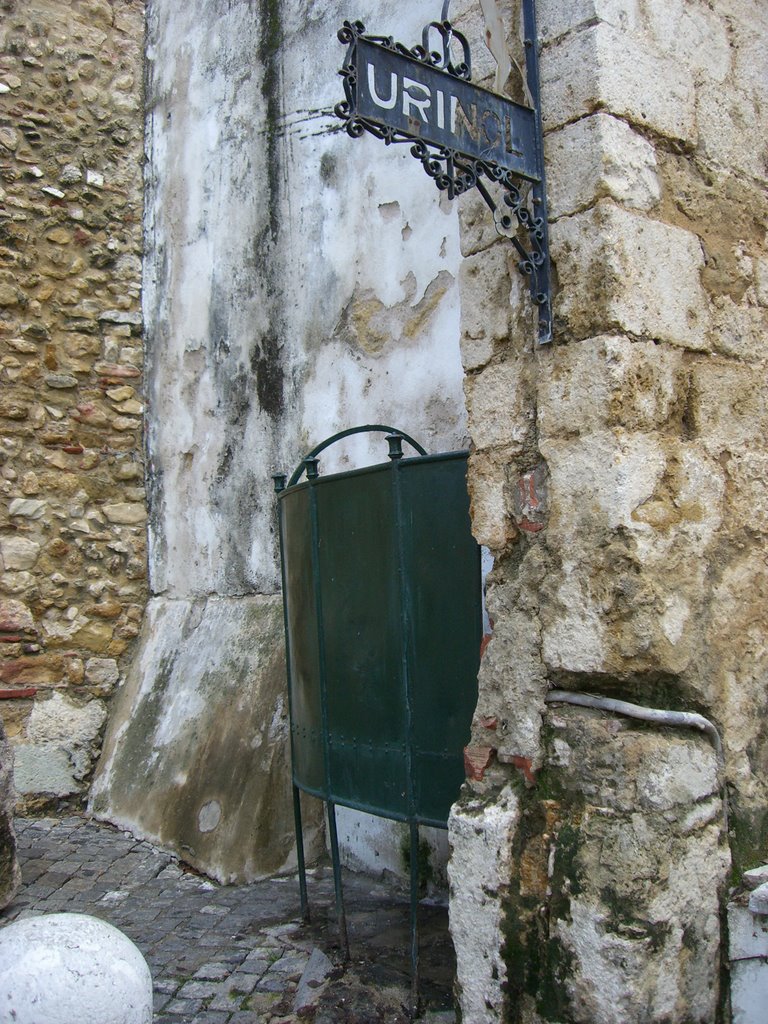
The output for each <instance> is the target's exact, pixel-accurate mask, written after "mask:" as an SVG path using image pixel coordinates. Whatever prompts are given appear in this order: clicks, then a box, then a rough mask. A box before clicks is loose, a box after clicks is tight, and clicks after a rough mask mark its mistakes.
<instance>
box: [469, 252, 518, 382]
mask: <svg viewBox="0 0 768 1024" xmlns="http://www.w3.org/2000/svg"><path fill="white" fill-rule="evenodd" d="M513 284H514V285H515V286H516V288H515V290H519V286H518V282H517V281H516V280H514V281H513V280H512V279H511V277H510V269H509V253H508V249H507V247H506V246H503V245H496V246H494V247H493V248H491V249H489V250H487V251H485V252H482V253H480V254H478V255H475V256H468V257H467V258H466V259H464V260H463V261H462V264H461V269H460V271H459V287H460V289H461V331H462V336H461V356H462V362H463V363H464V369H465V370H475V369H478V368H479V367H481V366H483V365H484V364H485V363H487V362H488V360H489V359H490V358H491V356H492V355H493V352H494V348H495V347H496V346H497V345H498V343H499V342H501V341H505V340H506V339H507V338H508V337H509V332H510V324H511V319H512V302H511V301H510V292H511V291H512V290H513Z"/></svg>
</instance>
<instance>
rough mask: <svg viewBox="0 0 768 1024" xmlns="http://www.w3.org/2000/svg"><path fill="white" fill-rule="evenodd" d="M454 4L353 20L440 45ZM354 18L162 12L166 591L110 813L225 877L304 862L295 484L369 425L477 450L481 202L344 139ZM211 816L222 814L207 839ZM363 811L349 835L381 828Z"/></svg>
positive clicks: (155, 250)
mask: <svg viewBox="0 0 768 1024" xmlns="http://www.w3.org/2000/svg"><path fill="white" fill-rule="evenodd" d="M432 8H433V5H431V4H428V3H419V4H413V5H408V6H407V8H405V9H404V8H403V5H401V4H398V3H394V2H389V3H373V2H367V3H361V4H359V5H358V6H357V7H356V8H355V11H354V16H355V17H359V18H360V19H361V20H363V21H364V22H365V23H366V25H367V26H368V27H369V29H370V30H371V31H382V32H387V33H390V32H391V33H392V34H395V35H396V36H397V37H398V38H402V39H404V40H406V41H407V40H409V39H412V40H413V41H414V42H416V41H417V40H419V39H420V37H421V29H422V27H423V25H424V24H425V23H426V22H427V21H429V20H430V19H431V18H432V17H433V16H434V13H435V12H434V10H433V9H432ZM349 16H350V11H349V9H348V7H347V5H346V4H342V3H340V2H333V3H311V4H309V5H307V4H306V3H298V0H296V2H290V3H284V4H275V3H271V2H267V0H263V2H261V3H255V4H254V3H247V2H245V0H242V2H235V3H232V2H227V3H224V2H214V3H210V2H203V0H195V2H192V3H188V4H184V5H179V4H176V3H172V2H170V0H153V2H152V3H150V4H149V8H148V30H147V51H146V54H147V73H146V91H147V101H146V102H147V126H146V146H147V157H148V164H147V176H146V181H147V189H146V216H145V249H146V260H145V274H144V290H143V297H144V311H145V318H146V323H147V335H146V347H147V381H148V384H147V388H148V395H147V400H148V401H147V404H148V419H147V438H148V453H149V456H148V457H149V468H148V485H149V542H150V543H149V563H150V587H151V591H152V594H153V598H152V602H151V605H150V610H149V613H148V617H147V619H146V621H145V625H144V630H143V632H142V637H141V641H140V651H139V654H138V656H137V658H136V659H135V661H134V664H133V667H132V669H131V673H130V676H129V681H128V683H127V685H126V688H125V691H124V693H123V694H122V695H121V699H120V702H119V703H118V705H117V706H116V708H115V711H114V713H113V715H112V717H111V720H110V725H109V728H108V732H107V739H106V743H105V754H104V757H103V758H102V762H101V766H100V769H99V773H98V776H97V779H96V783H95V786H94V789H93V796H92V807H93V809H94V810H95V811H96V812H97V813H98V814H99V815H102V816H104V817H107V818H109V819H111V820H115V821H120V822H121V823H122V824H124V825H125V826H126V827H130V828H132V829H133V830H135V831H137V832H138V833H140V834H146V835H152V836H154V837H157V838H160V839H162V841H163V842H164V843H165V844H166V845H169V846H171V847H175V848H177V849H179V850H180V851H181V852H182V854H183V855H184V856H185V857H187V859H189V857H190V854H189V849H190V848H191V849H192V850H194V851H195V853H194V855H193V856H192V859H193V861H194V862H195V863H197V864H198V865H199V866H200V867H202V868H203V869H204V870H206V871H209V872H211V873H213V874H215V875H216V876H217V877H221V878H226V879H229V878H235V877H238V878H239V877H254V876H255V875H256V874H258V873H260V872H264V871H266V870H267V869H269V870H274V869H276V868H279V867H280V866H281V865H283V866H289V865H290V863H291V856H292V854H291V853H290V847H291V833H292V820H291V819H290V818H289V817H287V816H286V811H287V809H288V806H289V805H288V800H289V796H290V793H289V787H288V786H287V769H286V762H285V744H286V737H287V732H286V727H287V709H286V708H285V706H284V704H282V703H280V701H281V699H282V698H281V695H280V694H279V693H278V689H277V687H276V686H275V685H274V679H273V675H274V673H276V672H277V668H276V666H275V665H274V664H273V661H272V660H271V659H270V658H267V659H266V660H265V659H264V658H262V656H261V655H260V654H259V653H258V652H260V651H263V650H264V648H265V645H267V646H270V645H274V646H275V649H278V648H280V647H281V643H280V638H279V635H278V634H279V631H278V630H277V625H276V623H277V622H278V620H279V613H280V609H281V600H280V597H279V594H278V576H279V566H278V562H277V550H276V531H275V514H274V501H275V499H274V494H273V488H272V481H271V474H272V473H274V472H277V471H289V472H290V470H291V469H292V468H293V467H294V466H295V465H296V463H297V462H298V461H299V460H300V458H301V457H302V456H303V455H304V454H305V453H306V451H307V450H308V449H309V448H310V447H311V446H312V445H314V444H316V443H317V442H318V441H320V440H322V439H323V438H325V437H326V436H328V435H329V434H332V433H334V432H336V431H338V430H341V429H344V428H346V427H349V426H355V425H358V424H363V423H376V422H383V423H388V424H392V425H394V426H397V427H400V428H401V429H403V430H405V431H406V432H407V433H409V434H411V435H412V436H414V437H415V438H417V439H418V440H419V441H421V443H422V444H424V446H425V447H426V448H427V449H428V450H431V451H441V450H450V449H456V448H461V447H464V446H465V445H466V441H467V433H466V413H465V407H464V398H463V393H462V376H463V369H462V365H461V359H460V354H459V344H458V338H459V290H458V272H459V264H460V259H461V256H460V251H459V226H458V215H457V211H456V209H455V207H454V206H452V205H451V204H450V203H448V202H447V201H445V200H442V201H441V197H440V194H439V192H438V191H437V189H436V188H435V186H434V183H433V182H432V181H431V180H430V179H429V178H427V176H426V175H425V174H424V172H423V170H422V168H421V166H420V165H419V164H418V163H417V162H415V161H414V160H413V158H412V157H411V156H410V154H409V153H408V152H407V148H406V147H403V148H401V149H398V148H397V147H390V148H385V147H383V146H382V145H381V143H378V142H377V140H374V139H372V138H371V139H366V138H364V139H359V140H351V139H349V138H348V137H347V136H346V135H343V134H342V133H341V132H340V131H339V124H340V122H338V120H337V119H336V118H334V117H333V116H331V113H330V111H331V110H332V107H333V105H334V104H335V103H336V102H338V101H339V100H341V99H342V98H343V89H342V83H341V79H340V77H339V76H338V74H337V71H338V68H339V67H340V66H341V63H342V60H343V57H344V53H345V48H344V46H343V45H342V44H341V43H340V42H339V41H338V39H337V37H336V33H337V31H338V29H339V28H340V27H341V25H342V23H343V20H344V18H346V17H349ZM385 451H386V446H385V445H384V443H383V441H382V439H381V436H380V435H379V437H378V438H376V439H375V440H373V441H369V440H368V439H367V438H359V439H353V440H351V441H350V442H347V443H346V444H345V445H344V446H340V447H339V449H338V450H337V451H331V452H329V453H328V457H327V458H326V457H325V456H324V457H323V460H322V463H321V471H323V470H328V469H331V468H341V467H345V466H352V465H362V464H365V462H371V461H382V459H383V458H384V457H385ZM255 595H259V596H258V597H256V596H255ZM256 608H257V609H259V612H258V614H256V613H255V612H254V611H253V609H256ZM222 616H223V617H222ZM217 623H218V624H221V627H222V629H225V633H218V632H217V630H218V628H219V626H218V625H216V624H217ZM225 626H226V628H225ZM224 635H226V638H227V639H226V641H224V639H223V637H224ZM230 645H231V650H230ZM249 650H250V652H251V653H250V654H249V653H248V651H249ZM232 652H234V654H233V653H232ZM233 657H234V660H235V661H236V663H237V666H238V667H237V670H236V671H235V672H233V671H232V669H231V663H232V660H233ZM169 659H171V661H172V662H173V665H172V666H170V665H169ZM275 678H276V677H275ZM169 680H170V682H169ZM169 687H170V689H169ZM171 690H172V691H173V694H174V695H175V696H174V697H173V699H170V697H169V694H170V692H171ZM246 708H247V709H248V711H247V713H245V714H244V713H243V711H244V709H246ZM214 721H215V722H217V723H218V726H217V729H218V728H219V727H220V728H221V729H224V731H225V732H226V734H227V736H228V749H229V751H230V755H231V757H232V758H233V759H235V752H236V751H244V752H246V754H245V755H244V757H245V760H244V762H243V764H244V765H245V768H244V769H243V770H245V771H246V773H248V772H252V773H253V774H254V778H258V779H259V785H260V786H262V787H263V788H264V790H265V791H266V792H267V793H268V794H269V798H268V799H267V800H266V801H265V802H264V804H263V807H262V808H261V809H260V810H258V811H255V812H254V813H253V814H252V815H251V816H250V818H249V815H248V814H247V813H246V812H245V811H244V810H243V805H242V792H241V789H240V781H241V780H240V775H239V772H240V771H241V768H240V767H239V765H240V762H237V763H238V768H237V770H235V771H233V773H232V775H231V778H229V779H227V777H226V773H225V772H221V771H219V768H218V767H216V764H215V763H214V762H215V760H216V757H217V756H218V755H217V754H216V753H215V744H214V742H213V733H209V729H210V728H211V723H212V722H214ZM262 734H263V735H269V736H270V740H269V742H268V743H266V744H265V746H263V747H262V748H260V749H259V750H254V752H253V754H252V755H250V756H248V754H247V751H248V750H250V749H253V747H252V745H253V743H255V738H254V737H255V736H257V735H262ZM217 735H218V732H217ZM237 756H238V757H239V756H240V755H239V754H238V755H237ZM233 763H234V761H233ZM212 800H215V801H216V802H217V805H218V806H219V808H220V814H219V820H218V821H217V822H216V823H215V824H214V825H213V827H212V828H211V829H210V831H208V832H206V833H205V834H204V835H203V834H202V833H201V831H200V828H199V822H200V814H201V813H203V809H204V808H206V807H208V806H209V804H210V803H211V801H212ZM172 807H175V808H176V810H174V811H173V812H172V813H171V808H172ZM164 809H165V811H167V812H168V813H167V814H165V811H164ZM164 814H165V817H164ZM340 818H341V821H340V827H341V830H342V833H349V834H350V835H354V834H356V833H358V832H359V828H358V825H359V822H357V820H356V819H354V820H353V818H354V816H352V817H350V818H349V821H347V820H346V819H345V817H344V815H343V813H342V815H340ZM182 819H183V820H182ZM206 820H207V819H206ZM278 824H279V826H280V827H281V828H282V829H283V831H282V832H281V833H280V835H279V836H276V834H275V828H276V827H277V825H278ZM377 828H378V826H377ZM367 831H370V832H371V834H372V835H373V844H374V845H375V846H377V847H378V848H379V849H380V850H381V854H380V856H379V857H376V856H375V853H373V851H371V850H369V851H368V852H367V853H366V852H365V851H364V850H362V849H361V847H360V844H359V842H356V843H355V844H354V845H355V849H354V850H350V856H351V857H353V859H356V860H358V861H359V860H360V858H361V857H362V859H363V860H364V861H365V860H366V859H368V860H370V861H372V862H373V861H375V862H376V863H378V864H379V865H380V866H386V867H389V868H391V869H399V868H400V867H401V866H402V865H401V863H400V860H401V858H400V851H399V841H398V839H397V836H396V835H395V836H389V837H388V838H387V839H386V841H385V842H380V841H379V840H378V839H377V837H376V835H375V830H374V829H373V823H370V826H369V829H368V830H367ZM387 849H389V850H390V851H391V856H389V857H387V856H386V855H385V851H386V850H387ZM267 851H269V852H267ZM275 851H278V853H275Z"/></svg>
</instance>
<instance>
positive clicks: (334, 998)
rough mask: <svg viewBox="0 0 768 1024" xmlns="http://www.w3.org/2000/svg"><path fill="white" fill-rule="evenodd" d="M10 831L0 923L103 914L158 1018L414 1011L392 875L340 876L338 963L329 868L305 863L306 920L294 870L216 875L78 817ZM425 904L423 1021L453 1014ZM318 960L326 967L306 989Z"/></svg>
mask: <svg viewBox="0 0 768 1024" xmlns="http://www.w3.org/2000/svg"><path fill="white" fill-rule="evenodd" d="M16 829H17V836H18V848H19V860H20V862H21V868H22V877H23V887H22V889H21V892H20V893H19V895H18V896H17V898H16V900H15V901H14V902H13V903H12V904H11V905H10V906H9V907H7V908H6V910H5V911H3V912H2V913H0V926H2V925H5V924H9V923H10V922H11V921H14V920H17V919H19V918H21V917H26V916H30V915H32V914H40V913H58V912H61V911H67V912H74V913H87V914H92V915H94V916H95V917H99V918H102V919H103V920H105V921H109V922H110V923H111V924H113V925H115V926H116V927H118V928H119V929H120V930H121V931H123V932H124V933H125V934H126V935H128V937H129V938H130V939H132V940H133V942H135V943H136V945H137V946H138V947H139V949H140V950H141V951H142V953H143V954H144V956H145V958H146V960H147V963H148V964H149V968H150V970H151V972H152V978H153V981H154V993H155V1017H154V1020H155V1024H182V1022H184V1024H257V1022H259V1024H262V1022H263V1024H293V1022H298V1021H303V1022H306V1021H310V1022H314V1024H401V1022H402V1024H405V1022H406V1021H407V1020H408V1019H409V1018H408V1015H407V1011H406V1009H405V1007H406V1005H407V1001H408V990H409V969H408V961H407V956H406V950H407V946H408V899H407V893H405V892H404V891H403V890H402V889H401V888H399V886H398V885H397V883H394V882H392V881H389V880H388V881H386V882H384V881H382V882H379V881H375V880H372V879H371V878H369V877H367V876H363V875H354V874H350V873H345V877H344V892H345V906H346V910H347V921H348V927H349V936H350V949H351V960H350V962H349V963H347V964H344V963H342V958H341V956H340V953H339V948H338V943H337V939H336V928H335V914H334V909H333V907H334V903H333V877H332V873H331V871H330V868H328V867H327V866H321V867H318V868H314V869H312V870H311V871H310V873H309V878H308V887H309V896H310V907H311V911H312V922H311V924H309V925H303V924H302V923H301V921H300V916H299V899H298V883H297V880H296V877H295V876H293V877H289V878H273V879H269V880H267V881H264V882H256V883H253V884H251V885H241V886H221V885H217V884H216V883H215V882H212V881H210V880H209V879H207V878H204V877H202V876H201V875H199V874H196V873H194V872H192V871H190V870H189V869H186V868H185V867H184V865H181V864H179V862H178V861H177V860H176V859H175V858H173V857H171V856H170V855H169V854H167V853H164V852H162V851H160V850H158V849H156V848H155V847H153V846H152V845H151V844H149V843H146V842H143V841H140V840H137V839H135V838H134V837H133V836H131V835H130V834H129V833H127V832H121V831H120V830H118V829H115V828H113V827H112V826H110V825H105V824H102V823H99V822H94V821H90V820H89V819H87V818H85V817H82V816H72V817H68V818H64V819H52V818H44V819H20V820H17V822H16ZM426 903H427V901H425V903H423V904H422V906H421V907H420V930H421V975H422V976H421V986H420V988H421V995H422V1006H423V1011H422V1012H423V1017H422V1019H423V1020H424V1021H425V1022H431V1024H438V1022H439V1024H455V1019H456V1018H455V1014H454V1012H453V1009H452V999H451V984H452V978H453V970H454V960H453V949H452V947H451V943H450V939H449V937H448V931H447V914H446V910H445V907H444V906H440V905H438V904H437V903H433V904H427V905H425V904H426ZM323 954H324V955H323ZM326 956H327V957H328V958H329V960H330V962H331V963H330V964H329V963H328V961H327V960H325V957H326ZM310 957H311V958H312V962H311V963H310ZM319 963H320V964H324V965H325V967H324V970H325V974H326V975H327V977H326V980H325V982H324V983H322V984H320V985H313V984H312V983H311V978H312V975H313V973H314V975H315V976H317V967H318V964H319ZM308 965H309V966H308ZM320 973H321V975H322V973H323V971H322V970H321V972H320ZM302 978H303V980H302ZM308 982H310V984H308ZM297 991H298V997H297Z"/></svg>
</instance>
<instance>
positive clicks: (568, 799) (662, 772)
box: [520, 708, 730, 1024]
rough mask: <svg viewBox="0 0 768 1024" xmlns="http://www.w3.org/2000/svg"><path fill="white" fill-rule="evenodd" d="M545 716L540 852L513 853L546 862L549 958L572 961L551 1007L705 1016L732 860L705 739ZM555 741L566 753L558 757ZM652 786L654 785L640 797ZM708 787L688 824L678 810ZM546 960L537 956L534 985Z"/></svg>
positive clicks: (678, 1020)
mask: <svg viewBox="0 0 768 1024" xmlns="http://www.w3.org/2000/svg"><path fill="white" fill-rule="evenodd" d="M550 726H551V729H550V733H549V740H548V751H549V753H548V758H547V761H546V762H545V768H544V771H545V772H546V773H547V776H546V777H547V779H548V780H549V781H550V782H551V783H552V784H553V785H557V786H560V787H563V788H564V791H565V792H564V793H563V795H562V796H560V797H559V799H558V801H557V807H556V811H555V814H554V815H553V816H554V817H556V819H557V823H556V824H555V825H554V827H553V828H552V829H551V830H550V835H549V836H548V842H546V843H545V844H542V845H543V849H541V850H540V851H537V850H536V848H535V846H534V845H533V844H534V843H535V838H534V839H532V840H531V841H530V843H529V845H528V847H527V848H524V849H523V850H522V852H521V854H520V859H521V862H525V860H526V859H527V858H528V857H530V856H532V855H534V856H536V857H538V859H539V860H540V862H541V863H542V865H543V867H544V869H545V876H544V879H543V883H544V884H545V885H546V886H547V888H546V892H547V896H546V900H547V904H548V911H549V917H548V920H549V925H548V941H549V949H550V953H551V959H550V960H549V962H550V963H551V964H559V963H562V962H563V959H565V960H566V961H567V962H568V964H569V980H568V984H567V986H564V987H563V990H561V991H563V996H564V998H565V1000H566V1005H565V1007H563V1008H561V1009H560V1011H559V1019H563V1020H569V1021H573V1022H574V1024H613V1022H615V1021H618V1020H621V1021H639V1020H666V1021H670V1022H675V1024H683V1022H685V1024H691V1022H697V1024H711V1021H713V1020H714V1019H715V1017H716V1006H717V1001H718V979H719V971H720V957H719V947H720V922H719V895H720V893H721V892H722V890H723V889H724V887H725V884H726V881H727V876H728V870H729V866H730V856H729V852H728V847H727V843H726V842H725V839H724V829H723V827H722V826H723V824H724V822H723V816H722V803H721V801H720V800H719V797H718V795H717V794H718V773H717V763H716V758H715V755H714V752H713V750H712V747H711V744H710V743H709V742H708V741H707V740H706V739H703V738H702V737H700V736H698V735H696V734H695V733H693V732H690V731H687V730H685V731H684V730H670V729H647V728H644V727H641V728H638V727H637V726H636V725H635V724H634V723H632V722H631V721H630V720H627V719H622V718H621V717H614V716H612V715H606V714H601V713H598V712H585V711H583V710H582V709H576V708H558V709H557V710H556V711H553V713H552V716H551V717H550ZM555 740H559V741H560V744H561V745H562V744H565V745H566V746H567V747H568V748H570V750H571V751H572V754H571V757H570V759H569V763H568V765H567V767H561V766H560V765H561V762H562V756H561V753H559V752H558V750H557V749H556V747H555ZM550 758H551V760H550ZM550 764H551V765H552V766H551V767H550ZM680 768H682V775H681V777H678V778H675V776H676V773H677V771H678V769H680ZM638 770H640V771H641V772H642V775H643V779H642V781H641V784H640V785H638V787H637V790H635V785H634V782H635V778H636V776H637V773H638ZM649 791H650V792H652V793H654V794H657V795H658V794H660V793H662V792H663V793H664V794H665V797H664V799H662V800H654V801H652V802H651V803H649V802H648V801H647V800H646V799H645V798H644V797H645V796H647V794H648V792H649ZM708 793H714V794H715V797H714V798H713V816H710V819H709V820H708V821H706V822H703V823H702V824H701V825H700V826H699V827H698V828H696V829H695V830H693V831H688V830H687V827H686V824H685V821H686V815H687V814H688V812H689V811H690V809H691V806H692V805H694V804H695V802H696V801H697V800H699V799H700V798H701V797H702V795H705V794H708ZM528 934H529V936H530V940H531V941H535V938H534V937H535V936H536V932H535V930H531V931H530V932H529V933H528ZM692 951H695V953H694V952H692ZM556 971H557V967H555V968H554V969H552V968H548V967H545V969H544V972H543V974H542V976H541V977H540V978H539V979H538V984H539V986H540V987H539V991H540V993H541V994H542V995H543V994H544V993H545V992H546V991H547V989H548V987H549V986H551V985H553V984H554V985H557V984H558V982H557V981H556V980H555V979H556V974H555V972H556Z"/></svg>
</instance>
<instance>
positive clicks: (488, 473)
mask: <svg viewBox="0 0 768 1024" xmlns="http://www.w3.org/2000/svg"><path fill="white" fill-rule="evenodd" d="M507 462H508V459H507V458H506V457H505V454H504V453H503V452H501V453H498V452H475V453H473V454H472V455H471V456H470V459H469V469H468V473H467V483H468V486H469V493H470V502H471V516H472V532H473V535H474V537H475V539H476V540H477V542H478V544H484V545H485V546H486V547H488V548H490V549H491V551H496V552H498V551H503V550H504V549H505V548H506V547H507V546H508V544H509V543H510V541H511V540H512V539H513V537H514V536H515V527H514V523H513V522H512V520H511V519H510V517H509V514H508V509H507V498H506V482H505V466H506V464H507Z"/></svg>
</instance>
